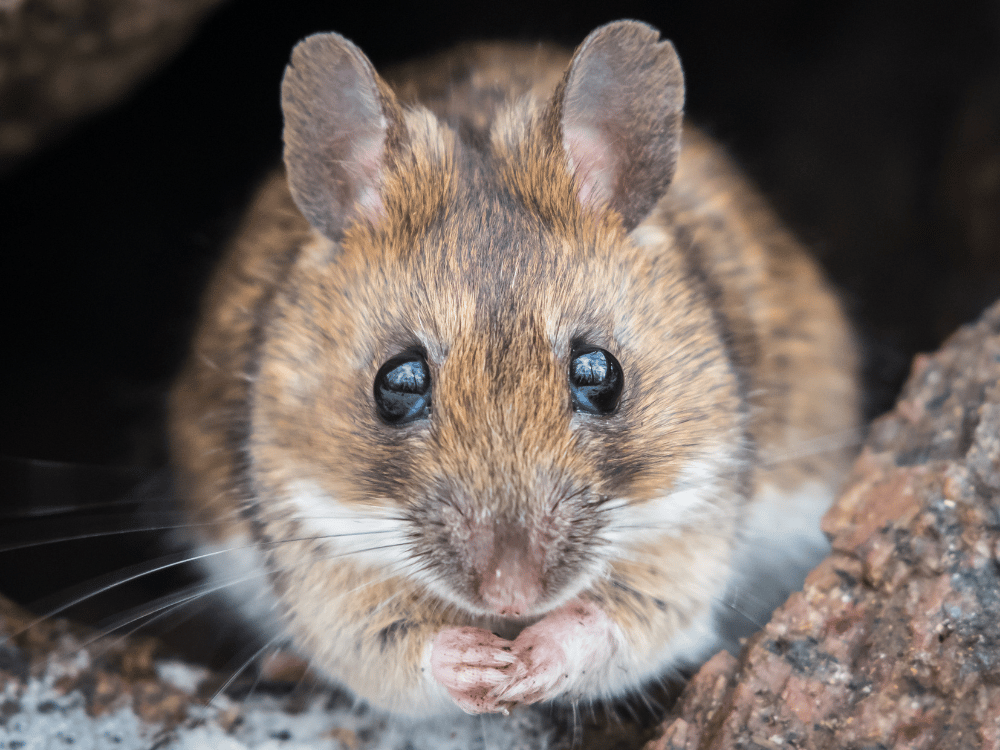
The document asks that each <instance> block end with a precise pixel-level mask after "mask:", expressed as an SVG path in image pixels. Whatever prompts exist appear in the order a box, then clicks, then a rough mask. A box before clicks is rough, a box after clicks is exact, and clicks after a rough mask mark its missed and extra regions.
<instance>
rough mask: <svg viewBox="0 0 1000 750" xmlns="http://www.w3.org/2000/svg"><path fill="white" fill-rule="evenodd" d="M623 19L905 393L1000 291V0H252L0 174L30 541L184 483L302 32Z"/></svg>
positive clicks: (33, 561) (72, 563)
mask: <svg viewBox="0 0 1000 750" xmlns="http://www.w3.org/2000/svg"><path fill="white" fill-rule="evenodd" d="M622 17H633V18H639V19H642V20H646V21H648V22H650V23H652V24H654V25H656V26H658V27H659V28H660V29H661V30H662V32H663V34H664V36H666V37H668V38H671V39H672V40H673V41H674V43H675V44H676V46H677V49H678V51H679V53H680V56H681V60H682V61H683V63H684V66H685V71H686V78H687V90H688V111H689V113H690V114H691V116H692V117H693V118H695V119H696V120H697V121H699V122H700V123H701V124H702V125H703V126H704V127H705V128H706V129H707V130H708V131H709V132H711V133H712V134H714V135H715V137H717V138H718V139H720V140H721V141H722V142H723V143H724V144H725V145H726V146H727V147H728V148H729V149H730V150H731V151H732V152H733V153H734V154H735V156H736V157H737V159H738V160H739V161H740V162H741V163H742V164H743V166H744V167H745V168H746V169H747V170H748V171H749V172H750V173H751V174H752V176H753V177H754V178H755V179H756V180H757V181H758V182H759V183H760V184H761V185H762V187H763V189H764V190H765V192H766V193H767V194H768V195H769V196H770V197H771V199H772V201H773V202H774V204H775V205H776V206H777V208H778V209H779V211H780V212H781V213H782V214H783V215H784V217H785V218H786V220H787V221H788V222H789V224H790V225H791V226H792V227H793V228H794V229H795V230H796V231H798V233H799V234H800V236H802V237H803V238H804V239H805V240H806V241H807V243H808V244H809V245H811V246H812V247H813V248H814V250H815V252H816V253H817V255H818V256H819V257H820V258H821V260H822V262H823V263H824V264H825V265H826V267H827V269H828V271H829V272H830V274H831V276H832V278H833V279H834V281H835V283H836V284H837V285H838V287H839V288H840V289H841V291H842V293H843V295H844V297H845V299H846V300H847V303H848V306H849V308H850V311H851V314H852V316H853V317H854V319H855V321H856V323H857V327H858V331H859V335H860V337H861V340H862V343H863V345H864V348H865V351H866V384H867V387H868V394H869V399H868V409H869V413H870V414H872V415H875V414H877V413H879V412H880V411H882V410H884V409H886V408H888V407H889V406H891V403H892V400H893V396H894V393H895V392H896V389H897V388H898V386H899V384H900V383H901V381H902V378H903V377H904V376H905V374H906V372H907V368H908V367H909V361H910V358H911V356H912V354H913V353H914V352H916V351H919V350H927V349H932V348H934V347H936V345H937V344H938V343H939V342H940V341H941V340H942V338H943V336H944V335H946V334H947V333H948V332H949V331H951V330H952V329H953V328H954V327H955V326H957V325H958V324H960V323H962V322H964V321H966V320H969V319H971V318H973V317H975V316H976V315H977V314H978V313H979V311H980V310H981V309H982V308H983V307H985V305H986V304H988V303H989V302H990V301H992V300H993V299H995V298H997V297H1000V281H998V278H1000V272H998V270H1000V262H998V257H1000V243H998V238H1000V229H998V222H1000V3H997V2H986V1H985V0H980V1H979V2H977V1H976V0H959V1H958V2H949V3H921V2H919V1H917V2H913V1H912V0H886V1H884V2H871V1H870V0H858V1H845V2H834V3H827V4H820V3H806V2H802V1H801V0H764V1H762V2H730V3H726V2H714V1H712V0H702V1H701V2H698V1H696V0H695V1H692V0H686V1H682V0H677V1H676V2H662V1H661V2H622V3H617V4H614V3H596V2H583V3H576V4H572V3H548V2H544V1H536V2H525V1H524V0H515V1H513V2H510V1H504V2H490V3H473V2H467V3H458V2H439V3H433V4H427V3H411V4H407V5H405V6H404V5H393V4H387V3H380V2H344V1H343V0H340V1H338V2H330V1H329V0H324V1H322V2H319V1H317V2H309V1H307V0H283V1H282V2H275V0H230V2H229V3H228V4H227V5H225V6H223V7H222V8H221V10H219V11H218V12H216V13H215V14H214V15H213V16H211V17H210V18H209V19H208V20H207V22H206V23H205V24H204V25H203V27H202V28H201V30H200V32H199V33H198V34H197V35H196V36H195V37H194V39H193V40H192V41H191V42H190V43H189V44H188V45H187V47H186V48H185V49H184V50H183V51H182V53H181V54H180V55H179V56H178V57H177V58H175V59H174V60H173V61H172V62H171V63H170V64H169V65H168V66H167V67H165V68H164V69H163V70H162V71H161V72H160V73H159V74H157V75H156V76H154V77H153V78H152V79H150V80H148V81H147V82H146V83H145V84H144V85H142V86H141V87H140V88H139V89H138V90H137V91H136V92H134V93H133V94H132V95H131V96H130V97H128V98H127V100H125V101H124V102H122V103H120V104H119V105H118V106H116V107H114V108H113V109H111V110H110V111H107V112H105V113H103V114H101V115H100V116H98V117H95V118H92V119H90V120H88V121H86V122H84V123H83V124H82V125H80V126H78V127H77V128H76V129H75V130H73V131H72V132H71V133H70V134H69V135H68V136H67V137H65V138H63V139H62V140H61V141H59V142H57V143H56V144H54V145H51V146H49V147H48V148H47V149H46V150H44V151H42V152H41V153H39V154H37V155H35V156H33V157H31V158H29V159H28V160H26V161H24V162H22V163H21V164H20V165H19V166H18V167H17V168H16V169H15V170H14V171H13V172H10V173H7V174H6V175H4V176H3V178H2V181H0V315H2V320H3V322H4V347H3V348H4V351H5V355H4V356H3V360H4V364H3V366H2V367H0V373H2V374H0V377H2V379H3V380H2V394H3V396H2V399H0V480H2V481H0V493H2V498H3V499H0V502H6V503H7V507H8V508H9V509H10V513H9V514H8V515H7V516H6V517H5V518H0V530H2V531H3V532H4V535H3V536H4V538H5V539H6V540H7V543H8V544H10V543H12V542H11V541H10V540H14V541H15V542H16V541H18V540H27V539H33V538H36V537H38V538H46V537H47V538H54V537H58V536H63V535H67V534H70V533H74V532H76V531H78V530H81V529H90V528H91V527H94V528H97V526H94V524H97V525H98V526H99V525H100V524H101V523H103V524H104V526H105V527H106V526H107V525H108V524H109V523H112V522H113V523H120V524H122V526H123V527H124V528H128V527H129V525H130V524H131V527H132V528H134V527H136V525H137V524H139V523H140V522H139V521H136V519H135V517H134V516H127V515H122V514H121V513H118V514H117V515H115V514H114V513H112V514H110V515H108V514H104V515H102V516H101V519H99V520H98V521H94V520H93V519H89V520H86V522H83V521H80V520H79V518H78V516H77V515H73V514H69V515H67V514H59V513H55V514H51V515H47V516H46V517H45V518H44V519H42V520H41V521H37V520H36V519H31V518H25V515H24V514H25V513H28V512H37V509H38V507H39V505H42V506H48V505H52V506H62V505H71V506H76V505H80V504H87V503H89V502H92V501H93V500H95V499H96V500H107V499H109V498H118V497H126V498H127V497H129V495H128V494H127V493H128V492H129V491H130V490H134V486H135V483H136V482H137V481H139V480H140V479H150V478H152V479H151V481H153V482H154V485H155V488H156V489H154V490H146V489H144V490H142V492H145V493H148V492H150V491H152V492H154V493H166V492H167V491H168V490H167V489H166V484H165V483H164V482H163V481H162V480H163V474H162V473H158V469H160V468H162V465H163V460H164V456H163V444H162V435H161V430H162V421H161V420H162V406H163V400H164V396H165V393H166V388H167V384H168V383H169V380H170V378H171V376H172V374H173V373H174V372H175V371H176V369H177V368H178V366H179V363H180V360H181V357H182V356H183V352H184V348H185V340H186V338H187V336H188V334H189V331H190V330H191V326H192V317H193V314H194V310H195V306H196V302H197V298H198V294H199V290H200V289H201V287H202V285H203V283H204V281H205V278H206V273H207V272H208V271H209V269H210V268H211V266H212V263H213V261H214V259H216V258H217V257H218V254H219V252H220V250H221V247H222V243H223V242H224V240H225V238H226V236H227V233H228V232H229V231H230V230H231V229H232V227H233V225H234V222H235V221H236V220H237V219H238V217H239V215H240V211H241V208H242V207H243V205H244V203H245V201H246V200H247V198H248V195H249V193H250V191H251V190H252V189H253V188H254V185H255V183H256V182H257V180H258V179H259V178H260V177H261V176H262V175H263V174H264V173H265V172H266V171H267V169H269V168H270V167H271V166H272V165H273V164H274V163H275V161H276V159H277V158H278V157H279V153H280V141H279V137H280V127H281V121H280V113H279V109H278V85H279V81H280V77H281V74H282V69H283V66H284V64H285V62H286V60H287V58H288V54H289V51H290V49H291V47H292V46H293V44H294V43H295V42H296V41H297V40H298V39H300V38H301V37H303V36H305V35H307V34H309V33H311V32H314V31H320V30H336V31H339V32H341V33H343V34H344V35H345V36H347V37H348V38H350V39H352V40H353V41H355V42H356V43H357V44H358V45H359V46H360V47H361V48H362V49H364V50H365V51H366V52H367V53H368V54H369V56H370V57H371V58H372V60H373V61H374V62H375V63H376V65H381V64H386V63H391V62H395V61H399V60H403V59H406V58H409V57H411V56H414V55H420V54H423V53H427V52H430V51H433V50H437V49H439V48H441V47H443V46H446V45H448V44H451V43H453V42H456V41H460V40H463V39H470V38H482V37H491V38H497V37H504V38H515V39H523V40H534V39H540V38H541V39H549V40H553V41H557V42H562V43H565V44H567V45H574V44H576V43H578V42H579V41H580V40H582V39H583V37H584V36H585V35H586V34H587V33H588V32H589V31H590V30H591V29H592V28H593V27H595V26H597V25H599V24H601V23H604V22H606V21H609V20H613V19H616V18H622ZM31 508H34V509H35V510H30V509H31ZM115 513H117V511H116V512H115ZM112 516H114V517H113V518H112ZM88 518H89V517H88ZM92 522H93V523H92ZM153 538H154V536H153V535H141V534H126V535H118V536H112V537H107V538H105V537H100V538H99V542H97V543H95V542H93V541H92V542H90V543H87V544H84V543H81V544H59V545H46V546H44V547H38V548H32V549H30V550H18V551H14V552H6V553H0V591H4V592H7V593H9V594H11V595H13V596H15V597H16V598H18V599H19V600H21V601H26V602H32V601H36V600H38V599H39V598H42V597H43V596H46V595H48V594H49V593H51V592H52V591H56V590H61V589H63V588H64V587H66V586H68V585H69V584H71V583H73V582H75V581H78V580H85V579H88V578H90V577H92V576H94V575H96V574H97V573H98V572H99V571H101V570H104V569H114V568H117V567H119V566H121V565H124V564H126V563H128V562H129V561H130V560H132V559H134V558H135V557H136V556H139V555H142V554H144V553H145V551H146V549H147V548H148V547H149V546H150V545H151V544H152V543H153V542H152V540H153ZM140 598H141V597H140ZM100 606H101V605H98V606H97V607H96V609H97V610H99V609H100Z"/></svg>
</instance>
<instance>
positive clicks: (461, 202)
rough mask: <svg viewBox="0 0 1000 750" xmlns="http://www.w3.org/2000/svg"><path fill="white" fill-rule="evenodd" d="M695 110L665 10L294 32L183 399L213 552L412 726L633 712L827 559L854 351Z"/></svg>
mask: <svg viewBox="0 0 1000 750" xmlns="http://www.w3.org/2000/svg"><path fill="white" fill-rule="evenodd" d="M684 97H685V85H684V76H683V72H682V68H681V64H680V61H679V58H678V55H677V53H676V51H675V49H674V47H673V45H672V44H671V43H670V42H669V41H667V40H665V39H662V38H661V35H660V32H659V31H658V30H657V29H655V28H653V27H651V26H649V25H647V24H644V23H642V22H639V21H631V20H625V21H618V22H614V23H609V24H607V25H604V26H601V27H599V28H597V29H596V30H594V31H593V32H591V33H590V34H589V35H588V36H587V37H586V39H585V40H584V41H583V42H582V43H581V44H580V45H579V46H578V47H577V48H576V49H575V50H565V49H563V48H561V47H559V46H556V45H550V44H535V45H532V44H521V43H507V42H483V43H469V44H465V45H462V46H459V47H457V48H455V49H452V50H449V51H446V52H443V53H440V54H438V55H436V56H432V57H430V58H426V59H422V60H417V61H414V62H411V63H404V64H402V65H398V66H396V67H394V68H388V69H386V70H384V71H382V72H377V71H376V69H375V68H374V66H373V65H372V63H371V62H370V61H369V59H368V58H367V57H366V56H365V54H364V53H363V52H362V51H361V50H360V49H359V48H358V47H357V46H356V45H355V44H354V43H352V42H351V41H349V40H348V39H346V38H344V37H343V36H341V35H339V34H336V33H319V34H315V35H312V36H309V37H307V38H306V39H304V40H303V41H301V42H299V44H298V45H297V46H296V47H295V48H294V50H293V52H292V54H291V60H290V62H289V64H288V67H287V68H286V71H285V74H284V78H283V81H282V84H281V107H282V111H283V115H284V131H283V143H284V154H283V160H282V164H281V165H280V167H279V168H277V169H276V170H275V171H274V172H273V173H272V174H271V175H270V176H269V177H268V178H267V179H266V180H265V181H264V183H263V185H262V186H261V188H260V189H259V191H258V193H257V194H256V197H255V198H254V199H253V201H252V205H251V206H250V208H249V210H248V211H247V213H246V215H245V218H244V219H243V221H242V224H241V226H240V228H239V229H238V230H237V231H236V233H235V236H234V237H233V239H232V241H231V242H230V244H229V246H228V248H227V250H226V252H225V254H224V257H223V258H222V259H221V261H220V263H219V265H218V267H217V269H216V270H215V272H214V275H213V276H212V278H211V280H210V281H209V284H208V286H207V289H206V292H205V295H204V298H203V301H202V305H201V310H200V315H199V320H198V323H197V328H196V331H195V333H194V336H193V343H192V346H191V350H190V353H189V356H188V358H187V360H186V364H185V365H184V366H183V368H182V370H181V372H180V374H179V375H178V377H177V380H176V382H175V384H174V386H173V389H172V392H171V396H170V405H169V412H170V413H169V434H170V445H171V454H172V462H173V471H174V473H175V475H176V485H177V488H178V494H179V499H178V502H179V503H180V504H181V507H182V509H183V512H184V514H185V516H186V518H187V519H189V521H190V524H191V526H190V532H189V539H188V543H190V544H191V545H192V546H193V547H194V548H195V550H196V554H195V555H194V557H196V558H197V559H198V561H199V563H200V565H201V566H202V568H203V569H204V571H205V573H206V575H207V576H208V580H209V581H210V582H215V587H216V588H217V589H219V590H220V591H221V592H222V593H224V594H225V595H226V596H227V597H228V600H229V601H230V603H231V609H232V610H233V611H234V612H237V613H239V616H240V617H241V618H242V619H243V620H244V621H245V622H247V623H249V624H250V625H251V626H252V627H253V628H255V629H256V630H257V631H258V632H260V633H261V634H262V637H263V638H265V639H269V640H268V642H270V643H282V644H288V646H289V647H290V648H291V649H293V650H294V652H295V653H297V654H299V655H300V656H301V658H302V659H304V660H305V661H306V662H308V664H309V665H310V668H311V669H313V670H314V671H315V672H316V673H318V674H320V675H322V676H323V677H324V678H326V679H329V680H331V681H333V682H336V683H338V684H340V685H343V686H345V687H346V688H348V689H349V690H350V691H352V692H353V693H354V694H355V695H356V696H357V697H358V698H360V699H363V700H365V701H367V702H368V703H370V704H372V705H374V706H378V707H380V708H383V709H386V710H388V711H390V712H393V713H398V714H401V715H437V714H441V715H446V714H448V713H454V712H458V711H464V712H466V713H473V714H476V713H507V712H509V711H510V710H512V709H514V708H516V707H519V706H525V705H532V704H537V703H544V702H549V701H554V702H558V703H581V702H590V701H601V700H614V699H616V698H619V697H621V696H625V695H628V694H630V693H634V692H635V691H639V690H641V689H642V688H643V686H645V685H648V684H649V683H651V682H655V681H657V680H661V679H664V676H665V675H671V674H676V672H677V670H679V669H681V668H683V667H686V666H691V665H697V664H698V663H699V662H701V661H703V660H704V659H706V658H707V657H708V656H710V655H711V654H713V653H715V652H716V651H717V650H719V649H721V648H727V647H728V648H736V647H737V646H738V641H739V638H740V637H742V636H743V635H746V634H747V633H748V632H751V631H752V630H753V628H754V627H757V626H759V625H760V624H761V623H762V622H763V621H765V620H766V618H767V616H768V613H769V612H770V611H771V610H772V609H773V608H774V607H776V606H777V605H779V604H780V603H781V602H782V601H784V599H785V598H786V597H787V595H788V594H789V592H791V591H793V590H795V589H796V588H798V587H800V586H801V584H802V582H803V580H804V577H805V574H806V573H807V572H808V571H809V570H810V568H811V567H812V566H813V565H815V564H816V563H817V562H818V561H819V560H820V559H821V558H822V557H823V556H824V554H825V552H826V550H827V540H826V539H825V537H824V536H823V534H822V532H821V530H820V519H821V517H822V515H823V513H824V512H825V511H826V509H827V508H828V507H829V506H830V504H831V502H832V500H833V499H834V496H835V494H836V492H837V489H838V487H839V485H840V484H841V482H842V480H843V478H844V477H845V474H846V472H847V471H848V469H849V467H850V463H851V460H852V449H851V447H850V444H851V441H843V440H839V439H838V436H844V435H850V434H852V432H853V431H856V430H857V429H858V427H859V423H860V416H859V405H858V398H859V397H858V376H857V367H858V365H857V352H856V346H855V342H854V338H853V335H852V332H851V329H850V326H849V324H848V321H847V318H846V315H845V312H844V310H843V308H842V305H841V303H840V301H839V300H838V297H837V295H836V294H835V293H834V290H833V289H832V287H831V285H830V283H829V282H828V281H827V280H826V279H825V277H824V275H823V273H822V272H821V270H820V267H819V266H818V264H817V263H816V262H815V261H814V260H813V259H812V258H811V257H810V256H809V254H808V253H807V252H806V250H805V249H804V247H803V246H802V245H801V243H800V242H799V241H798V240H797V239H796V238H795V237H794V236H793V235H792V233H791V232H790V231H789V230H788V229H787V228H785V226H784V225H783V224H782V222H781V221H780V219H779V218H778V217H777V215H776V214H775V213H774V211H773V210H772V209H771V208H770V207H769V206H768V204H767V202H766V201H765V199H764V198H763V197H762V196H761V194H760V193H759V192H758V191H757V190H756V189H755V188H754V187H753V186H752V185H751V184H750V182H749V181H748V179H747V178H746V177H745V176H744V175H743V174H742V173H741V172H740V170H739V169H738V168H737V167H736V166H735V165H734V163H733V162H732V161H731V159H730V158H729V157H728V156H727V155H726V153H725V152H724V150H723V149H722V148H721V147H720V146H719V145H717V144H716V143H715V142H714V141H713V140H712V139H711V138H710V137H708V136H707V135H706V134H704V133H702V132H701V131H699V130H698V129H697V128H696V127H694V126H693V125H691V124H690V123H689V122H687V121H686V120H685V117H684ZM831 440H832V441H833V442H832V444H831V443H830V441H831Z"/></svg>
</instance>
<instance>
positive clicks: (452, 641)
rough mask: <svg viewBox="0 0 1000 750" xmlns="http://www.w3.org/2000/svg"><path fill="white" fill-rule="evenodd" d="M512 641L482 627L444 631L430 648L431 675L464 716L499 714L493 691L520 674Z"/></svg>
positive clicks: (504, 705)
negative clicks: (467, 714)
mask: <svg viewBox="0 0 1000 750" xmlns="http://www.w3.org/2000/svg"><path fill="white" fill-rule="evenodd" d="M513 646H514V644H513V642H511V641H508V640H504V639H503V638H501V637H500V636H497V635H494V634H493V633H491V632H489V631H488V630H483V629H482V628H468V627H466V628H446V629H445V630H442V631H441V632H440V633H438V634H437V636H436V637H435V638H434V642H433V644H432V646H431V674H432V675H433V676H434V679H435V680H436V681H437V682H438V684H440V685H441V686H442V687H444V689H445V690H447V691H448V694H449V695H450V696H451V698H452V700H454V701H455V703H456V704H457V705H458V707H459V708H461V709H462V710H463V711H465V712H466V713H470V714H483V713H499V712H502V711H504V710H505V709H506V708H507V705H508V703H507V702H506V701H503V700H501V699H499V698H498V697H497V695H496V691H497V689H498V688H499V687H501V686H503V685H506V684H508V683H509V682H510V681H511V679H512V678H514V677H515V675H516V673H517V672H519V671H520V665H519V664H518V660H517V657H515V656H514V654H513Z"/></svg>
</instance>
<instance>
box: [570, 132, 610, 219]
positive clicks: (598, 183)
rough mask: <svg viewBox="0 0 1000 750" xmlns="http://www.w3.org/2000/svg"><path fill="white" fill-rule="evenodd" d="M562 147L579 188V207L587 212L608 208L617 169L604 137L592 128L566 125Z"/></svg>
mask: <svg viewBox="0 0 1000 750" xmlns="http://www.w3.org/2000/svg"><path fill="white" fill-rule="evenodd" d="M563 146H564V148H565V149H566V153H567V155H568V156H569V164H570V170H571V171H572V172H573V176H574V177H575V178H576V181H577V184H578V185H579V186H580V188H579V190H580V192H579V193H578V197H579V199H580V203H582V204H583V205H585V206H588V207H590V208H598V207H600V206H606V205H608V204H609V203H610V202H611V198H612V196H613V193H612V190H613V187H614V182H615V176H616V167H617V166H618V165H617V163H616V160H615V158H614V154H613V153H612V149H611V147H610V146H609V144H608V142H607V139H606V138H605V136H604V134H603V133H601V132H600V131H599V130H598V129H597V128H594V127H588V126H586V125H569V124H565V125H564V126H563Z"/></svg>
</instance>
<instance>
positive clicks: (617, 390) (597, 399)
mask: <svg viewBox="0 0 1000 750" xmlns="http://www.w3.org/2000/svg"><path fill="white" fill-rule="evenodd" d="M624 383H625V378H624V377H623V376H622V366H621V365H620V364H618V360H617V359H615V358H614V357H613V356H611V352H607V351H605V350H604V349H597V348H586V349H576V350H574V351H573V358H572V359H571V360H570V363H569V390H570V393H571V394H572V396H573V408H574V409H576V410H577V411H585V412H589V413H590V414H610V413H611V412H613V411H614V410H615V407H617V406H618V399H619V398H621V395H622V385H624Z"/></svg>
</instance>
